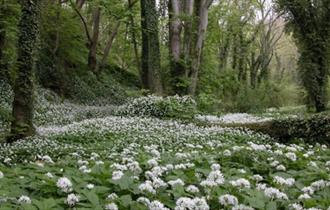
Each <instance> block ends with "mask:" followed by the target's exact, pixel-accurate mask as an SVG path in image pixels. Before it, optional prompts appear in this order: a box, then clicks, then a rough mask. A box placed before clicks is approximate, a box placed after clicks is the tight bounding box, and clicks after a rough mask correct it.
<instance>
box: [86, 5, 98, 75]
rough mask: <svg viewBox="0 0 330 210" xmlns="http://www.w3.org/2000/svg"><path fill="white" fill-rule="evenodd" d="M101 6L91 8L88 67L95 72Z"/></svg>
mask: <svg viewBox="0 0 330 210" xmlns="http://www.w3.org/2000/svg"><path fill="white" fill-rule="evenodd" d="M100 19H101V8H100V7H99V6H97V7H96V8H94V9H93V36H92V38H91V40H90V43H89V53H88V67H89V68H90V69H91V70H92V71H93V72H94V73H97V72H96V70H97V44H98V41H99V32H100Z"/></svg>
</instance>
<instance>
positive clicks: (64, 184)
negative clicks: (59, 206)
mask: <svg viewBox="0 0 330 210" xmlns="http://www.w3.org/2000/svg"><path fill="white" fill-rule="evenodd" d="M56 186H57V187H58V188H60V189H61V190H62V191H63V192H65V193H69V192H71V191H72V182H71V181H70V180H69V179H68V178H67V177H61V178H59V179H58V180H57V183H56Z"/></svg>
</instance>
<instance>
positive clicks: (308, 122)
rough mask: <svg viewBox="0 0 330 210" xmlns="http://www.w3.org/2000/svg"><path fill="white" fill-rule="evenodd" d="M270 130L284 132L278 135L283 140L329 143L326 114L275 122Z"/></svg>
mask: <svg viewBox="0 0 330 210" xmlns="http://www.w3.org/2000/svg"><path fill="white" fill-rule="evenodd" d="M270 129H274V130H281V131H286V132H282V133H279V135H282V136H283V137H282V138H284V139H292V138H304V140H305V141H307V142H321V143H322V142H325V143H327V144H329V143H330V117H329V115H327V114H318V115H312V116H307V117H296V118H288V119H279V120H275V121H274V122H273V126H272V127H271V128H270Z"/></svg>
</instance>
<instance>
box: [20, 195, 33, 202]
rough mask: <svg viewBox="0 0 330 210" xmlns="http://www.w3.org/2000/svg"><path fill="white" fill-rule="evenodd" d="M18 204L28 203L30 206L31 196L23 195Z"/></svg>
mask: <svg viewBox="0 0 330 210" xmlns="http://www.w3.org/2000/svg"><path fill="white" fill-rule="evenodd" d="M17 201H18V203H22V204H23V203H26V204H30V203H31V198H30V197H29V196H26V195H22V196H21V197H19V198H18V200H17Z"/></svg>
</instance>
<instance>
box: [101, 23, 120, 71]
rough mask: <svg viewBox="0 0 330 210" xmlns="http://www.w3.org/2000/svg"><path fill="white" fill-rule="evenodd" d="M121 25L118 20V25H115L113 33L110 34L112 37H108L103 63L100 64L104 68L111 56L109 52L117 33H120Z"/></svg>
mask: <svg viewBox="0 0 330 210" xmlns="http://www.w3.org/2000/svg"><path fill="white" fill-rule="evenodd" d="M119 26H120V21H119V20H118V21H117V22H116V25H115V27H114V28H113V30H112V32H111V34H110V37H109V39H108V42H107V44H106V46H105V49H104V52H103V58H102V61H101V64H100V67H101V68H103V67H104V65H105V63H106V61H107V59H108V57H109V53H110V50H111V48H112V44H113V41H114V40H115V38H116V36H117V34H118V29H119Z"/></svg>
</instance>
